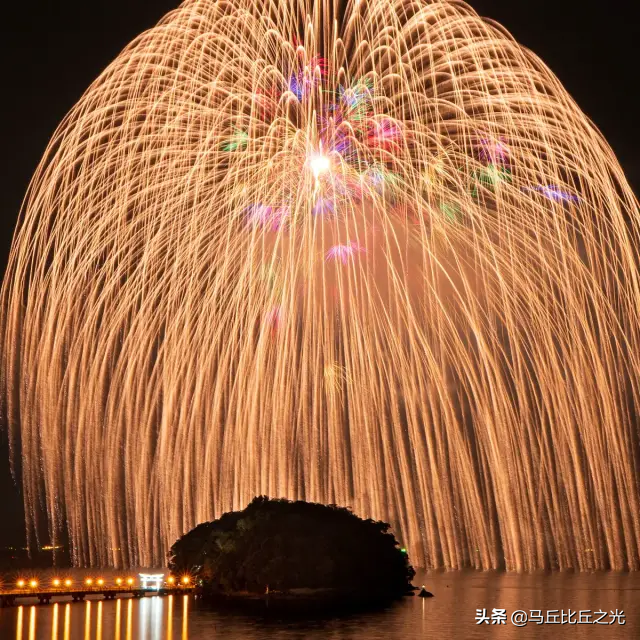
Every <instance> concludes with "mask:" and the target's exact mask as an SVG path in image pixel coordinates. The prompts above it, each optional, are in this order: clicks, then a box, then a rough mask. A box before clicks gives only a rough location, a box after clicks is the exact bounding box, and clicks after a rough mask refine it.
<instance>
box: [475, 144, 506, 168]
mask: <svg viewBox="0 0 640 640" xmlns="http://www.w3.org/2000/svg"><path fill="white" fill-rule="evenodd" d="M478 156H479V157H480V160H481V161H482V162H486V163H487V164H491V165H503V164H505V163H506V162H507V161H508V160H509V147H508V146H507V142H506V140H505V138H504V137H499V138H498V139H495V138H491V137H485V138H481V139H480V142H479V148H478Z"/></svg>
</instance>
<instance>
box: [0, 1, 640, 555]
mask: <svg viewBox="0 0 640 640" xmlns="http://www.w3.org/2000/svg"><path fill="white" fill-rule="evenodd" d="M256 1H258V2H259V1H260V0H256ZM178 2H179V0H153V1H151V0H83V2H79V1H77V2H69V1H68V0H30V1H29V2H20V3H11V4H9V5H8V6H7V7H3V16H2V22H1V24H0V32H1V34H0V48H2V57H1V59H2V61H3V69H2V75H3V78H2V100H3V101H2V107H1V108H2V118H1V119H0V128H1V130H0V135H1V138H0V139H1V141H2V153H1V154H0V170H1V173H0V175H1V180H2V188H1V189H0V211H1V215H0V273H4V268H5V264H6V258H7V253H8V250H9V246H10V243H11V237H12V234H13V229H14V227H15V223H16V220H17V216H18V211H19V208H20V203H21V201H22V198H23V196H24V193H25V191H26V188H27V185H28V183H29V179H30V177H31V175H32V174H33V172H34V170H35V168H36V166H37V164H38V161H39V160H40V157H41V155H42V153H43V151H44V149H45V147H46V145H47V142H48V140H49V138H50V136H51V134H52V133H53V131H54V129H55V128H56V126H57V124H58V123H59V122H60V121H61V120H62V118H63V117H64V115H65V114H66V113H67V111H68V110H69V109H70V108H71V107H72V106H73V104H74V103H75V102H76V101H77V100H78V99H79V98H80V96H81V95H82V93H83V92H84V90H85V89H86V88H87V87H88V86H89V84H90V83H91V82H92V80H94V79H95V78H96V76H97V75H98V74H99V73H100V72H101V71H102V70H103V69H104V68H105V67H106V66H107V65H108V64H109V63H110V62H111V61H112V60H113V59H114V58H115V57H116V56H117V55H118V53H119V52H120V51H121V50H122V48H123V47H125V46H126V45H127V44H128V43H129V42H130V41H131V40H132V39H133V38H134V37H135V36H137V35H138V34H139V33H140V32H141V31H144V30H145V29H148V28H150V27H152V26H153V25H154V24H155V23H156V22H157V21H158V20H159V19H160V18H161V17H162V16H163V15H164V14H165V13H167V12H168V11H169V10H171V9H173V8H175V7H176V6H177V4H178ZM470 4H471V5H472V6H473V7H474V8H475V9H476V10H477V11H478V13H480V15H482V16H485V17H489V18H492V19H494V20H496V21H498V22H500V23H501V24H503V25H504V26H505V27H506V28H507V29H508V30H509V31H511V33H512V34H513V35H514V36H515V38H516V39H517V40H518V41H519V42H520V43H522V44H524V45H525V46H527V47H529V48H530V49H532V50H533V51H534V52H535V53H537V54H538V55H539V56H540V57H541V58H542V59H543V60H544V61H545V62H546V63H547V64H548V65H549V66H550V67H551V69H552V70H553V71H554V72H555V73H556V74H557V75H558V77H559V78H560V80H561V81H562V82H563V84H564V86H565V87H566V88H567V90H568V91H569V93H570V94H571V95H572V96H573V97H574V99H575V100H576V101H577V103H578V104H579V105H580V107H581V108H582V110H583V111H584V112H585V113H586V114H587V115H588V116H589V117H590V118H591V119H592V120H593V121H594V122H595V123H596V125H597V126H598V127H599V128H600V130H601V131H602V132H603V133H604V135H605V137H606V138H607V139H608V141H609V143H610V144H611V146H612V147H613V149H614V151H615V152H616V154H617V155H618V158H619V160H620V162H621V164H622V166H623V168H624V169H625V171H626V173H627V177H628V178H629V180H630V181H631V184H632V186H633V187H634V188H635V190H636V193H639V192H640V159H639V158H638V152H637V150H638V147H639V143H640V127H639V126H638V122H637V114H638V106H639V104H638V98H637V96H636V92H637V88H636V85H637V81H638V73H639V69H638V63H639V62H640V55H639V54H638V47H639V46H640V23H638V21H637V20H636V19H635V18H636V15H635V12H636V8H635V7H634V5H635V3H634V2H609V3H602V2H593V1H589V0H536V1H535V2H532V1H528V0H527V1H523V0H472V1H471V2H470ZM4 427H5V425H4V424H2V425H0V522H1V523H2V524H0V546H4V545H7V544H15V543H20V542H22V539H23V537H24V532H23V521H22V507H21V498H20V496H19V493H18V490H17V489H16V487H15V485H14V484H13V482H12V480H11V476H10V473H9V465H8V450H7V442H6V431H5V429H4Z"/></svg>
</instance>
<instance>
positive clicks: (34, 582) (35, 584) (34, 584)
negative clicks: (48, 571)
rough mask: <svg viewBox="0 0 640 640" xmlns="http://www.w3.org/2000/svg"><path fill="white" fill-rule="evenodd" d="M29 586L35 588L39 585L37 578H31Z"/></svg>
mask: <svg viewBox="0 0 640 640" xmlns="http://www.w3.org/2000/svg"><path fill="white" fill-rule="evenodd" d="M29 586H30V587H31V588H32V589H35V588H36V587H37V586H38V581H37V580H31V582H29Z"/></svg>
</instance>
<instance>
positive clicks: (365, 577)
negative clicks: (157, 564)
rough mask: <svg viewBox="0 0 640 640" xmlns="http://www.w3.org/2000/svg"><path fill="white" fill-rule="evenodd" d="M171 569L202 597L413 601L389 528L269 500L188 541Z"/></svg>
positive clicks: (326, 508) (345, 513)
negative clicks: (186, 575)
mask: <svg viewBox="0 0 640 640" xmlns="http://www.w3.org/2000/svg"><path fill="white" fill-rule="evenodd" d="M169 568H170V569H171V571H172V572H174V573H176V574H180V573H184V572H188V573H190V574H191V575H192V576H193V577H194V579H195V580H196V582H197V584H198V585H199V588H200V591H201V593H202V595H203V596H204V597H205V598H206V597H209V598H212V599H215V598H218V599H220V598H222V599H227V600H228V599H230V598H231V599H236V600H251V599H253V600H255V599H256V598H258V599H261V600H265V599H270V600H271V601H273V600H276V601H278V600H279V601H282V600H289V601H290V600H297V601H310V600H315V601H322V602H327V603H330V602H335V601H336V600H340V602H343V603H344V602H359V603H374V602H388V601H390V600H393V599H396V598H400V597H402V596H403V595H408V594H412V593H413V587H412V585H411V580H412V578H413V576H414V575H415V572H414V570H413V568H412V567H411V565H410V563H409V559H408V556H407V553H406V551H405V550H404V549H402V548H400V546H399V544H398V541H397V540H396V538H395V536H394V535H393V533H391V531H390V525H389V524H388V523H386V522H380V521H375V520H371V519H362V518H359V517H358V516H356V515H355V514H354V513H352V512H351V511H350V510H349V509H347V508H344V507H338V506H336V505H323V504H317V503H311V502H304V501H300V500H298V501H293V502H292V501H289V500H283V499H269V498H268V497H266V496H261V497H257V498H255V499H254V500H253V501H252V502H251V503H250V504H249V505H248V506H247V507H246V508H245V509H244V510H242V511H236V512H229V513H225V514H224V515H222V516H221V517H220V518H219V519H218V520H214V521H213V522H205V523H202V524H200V525H198V526H197V527H195V528H194V529H192V530H191V531H189V532H188V533H186V534H185V535H183V536H182V537H181V538H180V539H179V540H178V541H177V542H176V543H175V544H174V545H173V546H172V547H171V550H170V552H169Z"/></svg>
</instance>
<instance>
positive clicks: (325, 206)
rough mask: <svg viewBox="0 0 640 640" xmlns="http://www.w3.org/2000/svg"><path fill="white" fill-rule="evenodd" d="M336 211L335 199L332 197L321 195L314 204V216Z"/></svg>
mask: <svg viewBox="0 0 640 640" xmlns="http://www.w3.org/2000/svg"><path fill="white" fill-rule="evenodd" d="M335 211H336V208H335V204H334V201H333V200H332V199H331V198H326V197H319V198H318V199H317V200H316V202H315V204H314V205H313V215H314V216H327V215H331V214H334V213H335Z"/></svg>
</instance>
